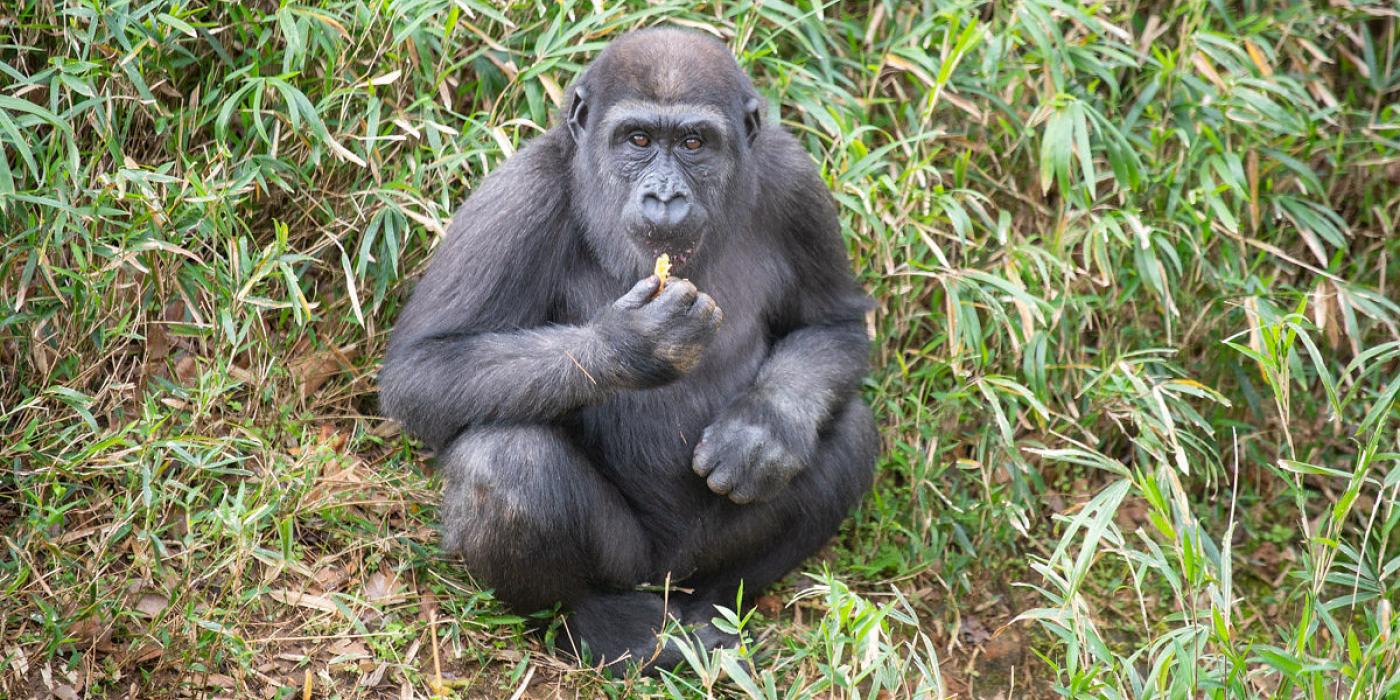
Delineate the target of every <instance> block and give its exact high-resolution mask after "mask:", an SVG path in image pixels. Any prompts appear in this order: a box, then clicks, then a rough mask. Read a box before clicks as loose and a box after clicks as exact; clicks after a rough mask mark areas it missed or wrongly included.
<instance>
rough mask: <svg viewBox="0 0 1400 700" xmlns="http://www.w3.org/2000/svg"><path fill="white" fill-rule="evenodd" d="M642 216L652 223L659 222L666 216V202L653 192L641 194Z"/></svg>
mask: <svg viewBox="0 0 1400 700" xmlns="http://www.w3.org/2000/svg"><path fill="white" fill-rule="evenodd" d="M642 216H645V217H646V218H647V221H650V222H652V223H660V222H661V220H662V219H663V218H665V217H666V204H665V203H664V202H662V201H661V199H660V198H658V197H657V196H656V195H654V194H648V195H642Z"/></svg>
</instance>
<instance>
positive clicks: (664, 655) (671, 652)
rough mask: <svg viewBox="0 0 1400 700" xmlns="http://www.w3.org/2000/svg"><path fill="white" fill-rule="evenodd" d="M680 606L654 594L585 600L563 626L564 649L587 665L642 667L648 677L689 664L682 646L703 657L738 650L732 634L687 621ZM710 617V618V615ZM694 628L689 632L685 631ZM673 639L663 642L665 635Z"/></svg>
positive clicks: (705, 623) (703, 621) (706, 623)
mask: <svg viewBox="0 0 1400 700" xmlns="http://www.w3.org/2000/svg"><path fill="white" fill-rule="evenodd" d="M683 612H685V611H684V608H683V607H682V606H680V605H678V601H676V600H674V599H673V600H671V601H670V604H669V605H668V604H667V601H666V600H665V599H664V598H662V597H661V596H660V595H658V594H655V593H645V592H640V591H637V592H630V593H612V594H606V595H598V596H593V597H591V598H586V599H584V600H582V601H580V602H579V603H577V604H576V605H574V608H573V612H572V613H571V614H570V615H569V617H568V618H567V619H566V621H565V623H564V624H565V629H566V634H565V641H564V642H563V644H562V645H561V647H562V648H563V649H564V651H566V652H567V653H569V654H571V655H572V656H573V657H574V658H576V659H578V660H580V661H581V662H584V663H590V664H593V665H603V666H607V667H611V668H614V669H618V670H621V669H624V668H626V667H628V666H633V665H635V666H640V667H641V668H642V669H643V670H644V671H645V672H646V673H656V672H658V671H660V670H661V669H671V668H675V667H676V666H677V665H679V664H681V663H683V662H684V661H685V657H684V656H683V655H682V654H681V650H680V645H681V644H690V645H692V647H696V646H698V647H700V648H701V649H703V650H704V651H705V652H708V651H710V650H713V649H716V648H719V647H726V646H735V645H736V644H737V643H738V639H736V638H735V637H734V636H733V635H730V634H726V633H724V632H721V631H720V630H718V629H716V628H715V626H714V625H712V624H710V618H709V617H703V618H702V617H701V616H699V615H695V619H689V618H690V615H684V616H683ZM711 617H712V616H711ZM686 627H690V628H691V629H686ZM663 630H664V631H667V632H669V633H670V636H669V637H668V638H666V639H663V638H662V636H661V635H662V632H663Z"/></svg>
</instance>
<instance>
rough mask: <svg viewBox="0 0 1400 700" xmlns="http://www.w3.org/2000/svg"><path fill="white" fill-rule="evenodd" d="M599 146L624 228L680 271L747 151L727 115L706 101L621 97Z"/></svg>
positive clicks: (647, 252)
mask: <svg viewBox="0 0 1400 700" xmlns="http://www.w3.org/2000/svg"><path fill="white" fill-rule="evenodd" d="M598 127H599V128H598V131H597V133H596V134H594V135H593V138H594V139H595V140H596V141H597V142H598V143H594V144H592V146H593V150H594V151H595V154H597V155H598V156H601V157H600V158H599V160H600V161H601V164H602V169H603V171H604V172H603V173H600V178H599V180H600V181H599V182H598V183H596V184H598V185H600V186H602V187H605V188H606V189H608V190H611V191H612V193H613V197H615V198H616V200H615V204H614V206H616V207H617V208H616V209H615V211H616V212H617V226H618V228H619V229H620V232H622V233H624V234H625V235H626V236H627V237H628V238H629V239H630V240H631V242H632V244H633V245H634V246H635V247H636V248H637V249H638V252H640V253H642V254H643V255H644V256H645V257H647V259H652V258H655V257H656V256H658V255H660V254H662V253H667V254H669V255H670V256H671V260H672V261H673V262H674V264H675V265H676V266H677V267H678V269H679V270H681V271H684V269H685V267H686V264H687V263H688V262H689V259H690V257H691V255H693V254H694V253H695V252H696V251H697V250H698V249H699V248H700V246H701V245H703V244H704V242H705V235H706V233H707V229H708V224H709V222H710V212H711V211H714V210H717V209H719V208H721V207H723V206H724V197H723V195H724V193H725V192H726V190H728V185H729V182H730V180H731V179H732V177H733V174H734V169H735V166H736V164H737V162H738V159H739V157H740V154H739V153H738V152H737V149H736V148H735V144H734V136H735V134H734V133H733V131H732V130H731V129H730V128H729V126H728V124H726V123H725V119H724V115H723V114H720V113H719V112H718V111H717V110H714V109H711V108H707V107H704V106H693V105H682V106H679V107H663V106H660V105H655V104H645V103H625V102H624V103H620V104H618V105H615V106H614V107H613V108H612V109H610V110H608V113H607V115H606V117H605V118H604V119H603V120H602V121H601V123H600V124H599V125H598Z"/></svg>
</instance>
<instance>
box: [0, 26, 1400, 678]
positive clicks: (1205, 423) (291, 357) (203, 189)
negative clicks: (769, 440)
mask: <svg viewBox="0 0 1400 700" xmlns="http://www.w3.org/2000/svg"><path fill="white" fill-rule="evenodd" d="M667 23H671V24H679V25H682V26H686V27H691V28H694V29H695V30H696V31H705V32H711V33H714V34H716V35H718V36H721V37H723V38H724V39H725V40H726V41H727V42H728V43H729V45H730V46H732V47H733V49H734V51H735V53H736V55H737V56H738V57H739V60H740V63H741V64H742V65H743V66H744V67H745V68H746V69H747V70H749V71H750V72H751V73H752V74H753V76H754V78H755V81H756V84H757V85H758V87H759V89H760V90H761V91H762V92H763V93H764V94H765V95H767V96H768V98H769V99H770V100H771V103H772V105H773V109H774V117H775V118H780V119H781V120H782V122H783V123H784V124H785V125H786V126H787V127H788V128H789V129H791V130H792V131H794V132H795V133H797V134H798V135H799V137H800V139H801V140H802V142H803V143H804V144H805V145H806V147H807V148H808V150H809V151H810V152H811V154H812V157H813V158H814V159H815V161H816V162H817V163H818V164H819V165H820V168H821V172H822V174H823V176H824V177H825V178H826V180H827V182H828V183H829V184H830V186H831V189H832V191H833V192H834V193H835V196H836V199H837V200H838V202H839V204H840V210H841V218H842V225H843V230H844V233H845V235H846V239H847V241H848V242H849V245H850V250H851V253H852V257H853V260H854V262H855V265H856V267H857V269H858V270H859V272H860V274H861V276H862V278H863V280H864V282H865V283H866V285H867V286H868V288H869V289H870V291H871V292H872V293H873V294H874V295H875V297H876V298H877V299H878V301H879V308H878V310H877V311H876V312H875V313H874V314H873V315H872V317H871V319H870V326H871V330H872V332H873V333H874V334H875V336H876V339H877V348H878V350H877V358H876V360H877V365H878V369H877V371H876V372H875V373H874V375H873V376H872V378H871V379H870V381H869V383H868V385H867V387H866V393H867V396H868V397H869V399H870V400H871V402H872V404H873V405H874V406H875V408H876V411H877V413H878V415H879V417H880V420H881V423H882V425H883V434H884V441H885V443H884V456H883V458H882V460H881V462H880V467H879V479H878V483H877V485H876V488H875V490H874V492H873V493H872V494H871V495H870V496H869V497H868V498H867V499H866V500H865V502H864V503H863V505H862V506H861V507H860V509H859V511H858V512H857V513H856V514H855V516H854V517H853V518H852V519H851V521H850V523H849V525H848V526H847V527H846V529H845V530H844V531H843V532H842V534H841V536H840V537H839V539H838V540H837V541H836V542H834V543H833V545H832V546H831V547H830V548H829V551H828V552H826V553H825V554H824V555H823V556H822V557H821V558H820V559H819V560H814V561H811V562H809V563H808V565H807V566H806V568H805V570H806V571H807V572H810V573H811V574H812V576H801V575H793V576H791V577H789V578H788V579H787V580H786V581H785V582H784V583H783V584H782V585H780V586H777V587H776V588H775V589H773V590H772V591H770V592H769V594H768V595H766V596H764V597H763V598H762V599H761V600H760V605H759V607H758V610H757V612H756V613H754V614H752V615H751V616H748V617H746V618H745V619H742V620H739V619H737V618H736V620H735V621H736V622H738V623H739V624H740V625H741V626H742V627H743V629H744V632H745V634H746V635H747V637H748V639H749V643H748V644H746V645H745V646H744V648H742V649H740V650H736V651H731V652H724V653H717V654H715V655H713V656H709V657H702V656H696V657H694V658H693V659H691V661H690V663H688V664H687V665H686V667H683V668H681V669H678V670H676V671H675V672H674V673H671V674H667V675H666V676H664V677H663V678H660V679H655V680H650V679H639V678H635V677H623V678H613V677H609V676H607V675H605V674H601V673H599V672H597V671H593V670H575V669H571V668H569V667H568V666H567V665H565V664H563V663H561V662H559V661H557V660H556V659H554V658H553V657H552V656H550V654H549V650H548V644H549V642H550V641H551V640H552V639H553V635H554V634H555V633H556V632H557V630H554V629H551V628H550V623H549V616H548V614H542V615H535V616H529V617H521V616H516V615H511V614H507V613H506V612H505V611H503V610H502V609H501V608H500V607H499V606H498V605H497V604H496V603H495V602H493V600H492V598H491V596H490V594H489V592H485V591H482V590H480V589H479V588H477V587H476V586H475V585H474V584H473V583H472V580H471V578H470V577H469V575H468V574H467V573H466V572H465V571H463V570H462V569H461V568H460V567H459V566H457V565H456V564H454V563H453V562H452V561H450V560H448V559H446V558H444V557H443V556H442V555H441V554H440V552H439V551H438V549H437V546H436V542H437V537H436V533H435V532H434V529H433V523H434V520H435V505H434V504H435V502H436V498H437V485H436V483H435V480H434V477H433V473H432V467H431V464H430V463H425V462H424V459H423V457H424V455H423V454H422V453H421V451H420V450H419V449H418V448H417V446H416V445H415V444H414V443H413V441H411V440H409V439H408V438H406V437H405V436H402V435H400V434H399V433H398V432H397V430H396V428H395V427H394V426H393V425H391V424H388V423H386V422H385V421H383V420H382V419H380V418H379V417H377V415H376V414H377V411H376V403H375V384H374V375H375V371H376V367H377V363H378V361H379V358H380V357H381V355H382V352H383V349H384V342H385V336H386V332H387V331H388V329H389V328H390V325H391V323H392V321H393V319H394V316H395V313H396V311H397V309H398V308H399V307H400V305H401V303H402V301H403V299H404V296H405V293H406V291H407V289H409V288H410V286H411V280H412V279H413V277H414V275H415V274H416V273H418V272H419V271H420V270H421V268H422V265H423V263H424V261H425V260H426V259H427V257H428V255H429V254H430V252H431V250H432V248H433V246H434V244H435V243H436V242H437V241H438V240H439V239H440V237H441V235H442V226H443V223H444V222H445V221H447V219H448V217H449V215H450V213H451V212H452V210H453V207H454V206H455V205H456V204H458V203H460V202H461V201H462V200H463V199H464V198H465V196H466V195H467V194H468V193H469V192H470V191H471V189H472V187H473V185H474V184H475V183H477V182H479V180H480V178H481V177H482V176H483V175H484V174H485V173H487V172H490V171H491V170H492V169H493V168H495V167H497V166H499V164H500V163H501V161H502V160H503V159H505V158H506V157H508V156H509V155H510V153H512V152H513V151H514V150H515V149H516V148H517V147H518V146H519V144H520V143H521V142H523V141H525V140H527V139H529V138H530V137H531V136H533V135H535V134H537V133H539V132H540V131H541V130H542V129H543V128H545V127H546V125H547V124H548V123H549V122H550V120H551V118H552V114H553V112H554V110H555V109H556V107H557V106H558V104H559V100H560V96H561V92H562V87H563V86H566V85H567V84H568V82H569V80H570V79H571V78H572V77H573V76H574V75H575V74H576V73H577V72H578V70H579V69H580V67H581V66H582V65H584V64H586V62H587V61H588V60H589V58H590V57H591V56H593V55H594V54H596V52H597V51H598V50H599V48H600V47H601V46H603V45H604V44H605V43H606V42H607V41H608V40H610V39H611V38H614V37H616V36H617V35H619V34H621V33H622V32H624V31H626V30H628V29H631V28H635V27H640V26H648V25H653V24H667ZM1397 24H1400V9H1397V6H1396V5H1395V4H1394V2H1393V1H1391V0H1369V1H1368V0H1331V1H1330V2H1327V3H1322V2H1315V3H1309V2H1302V3H1299V2H1269V1H1265V0H1179V1H1178V0H1140V1H1139V0H1111V1H1108V2H1076V1H1074V0H1014V1H1011V2H987V1H979V0H918V1H914V2H904V1H900V0H864V1H857V2H841V3H835V2H825V3H822V2H809V1H807V0H763V1H761V2H759V1H757V0H755V1H751V2H750V1H745V2H735V3H708V2H680V1H674V0H671V1H666V2H657V3H643V2H626V3H618V4H615V3H610V2H603V1H602V0H594V1H593V2H592V3H588V2H569V1H566V2H563V3H546V2H542V1H538V0H534V1H526V0H522V1H518V2H505V1H504V0H502V1H501V2H496V3H492V2H488V1H486V0H304V1H300V2H297V1H292V0H287V1H274V0H251V1H249V2H231V1H211V2H182V1H179V0H9V1H7V2H5V3H4V4H3V7H0V59H3V60H0V237H3V242H4V245H3V250H2V251H0V697H13V698H28V697H49V696H52V697H58V698H64V699H69V698H75V697H83V696H86V697H132V698H135V697H186V696H210V697H220V696H222V697H239V698H251V697H259V698H289V697H307V696H305V695H303V693H306V692H309V693H310V696H312V697H334V698H361V697H412V696H427V695H432V694H438V695H443V696H457V697H473V698H479V697H510V698H517V699H518V698H545V697H604V696H606V697H613V698H621V697H686V698H699V697H754V698H778V697H782V698H790V697H791V698H795V697H803V698H805V697H817V698H846V697H851V698H855V697H860V698H891V697H900V698H903V697H921V698H937V697H988V698H993V697H1001V698H1016V697H1054V696H1057V695H1060V696H1067V697H1093V698H1128V697H1169V698H1196V697H1210V698H1252V697H1273V698H1316V699H1323V698H1344V697H1345V698H1396V697H1400V614H1397V612H1396V610H1395V607H1396V604H1397V602H1400V593H1398V592H1397V590H1398V589H1400V583H1398V581H1400V577H1397V573H1400V508H1397V491H1400V454H1397V453H1400V438H1397V424H1398V423H1400V406H1398V405H1397V394H1400V325H1397V324H1400V305H1397V299H1398V298H1400V292H1397V289H1400V236H1397V218H1400V29H1397ZM520 264H521V266H522V269H523V270H528V266H529V264H530V261H528V260H522V261H520ZM541 628H544V629H545V630H546V634H545V635H544V637H543V638H541V637H539V636H536V635H533V634H531V630H536V629H541ZM440 679H441V680H440Z"/></svg>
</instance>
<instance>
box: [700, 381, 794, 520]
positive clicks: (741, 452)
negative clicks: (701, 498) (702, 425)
mask: <svg viewBox="0 0 1400 700" xmlns="http://www.w3.org/2000/svg"><path fill="white" fill-rule="evenodd" d="M756 404H757V405H756ZM789 422H790V421H786V420H784V419H783V418H782V417H780V416H779V415H778V414H777V412H776V411H774V410H773V409H772V407H769V406H763V405H762V402H752V403H751V402H747V401H741V402H739V403H738V404H736V405H734V406H731V407H729V408H728V409H726V410H725V411H724V412H723V413H721V414H720V415H719V418H717V419H716V420H715V422H713V423H711V424H710V427H708V428H706V429H705V432H704V434H703V435H702V436H701V438H700V444H699V445H697V446H696V447H695V458H694V462H693V463H692V465H691V468H692V469H694V470H695V473H696V474H699V475H700V476H702V477H705V483H706V484H708V485H709V487H710V490H711V491H714V492H715V493H717V494H719V495H721V496H728V497H729V500H731V501H733V502H735V503H738V504H741V505H742V504H745V503H753V502H755V501H757V502H763V501H767V500H769V499H771V498H773V497H774V496H776V495H778V494H779V493H780V492H782V490H783V488H784V487H786V486H787V483H788V482H789V481H791V480H792V477H794V476H796V475H797V474H798V473H799V472H801V471H802V470H803V469H805V468H806V467H807V463H808V461H809V460H810V459H811V457H812V452H813V451H814V450H815V449H816V444H817V431H816V427H815V426H812V427H811V428H810V429H804V428H803V427H802V426H797V425H789V424H788V423H789Z"/></svg>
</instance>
